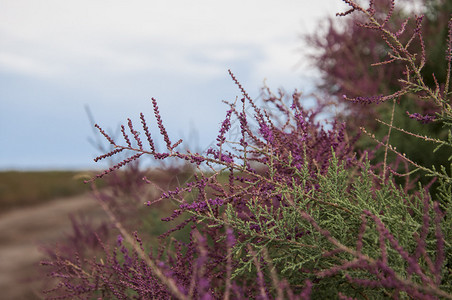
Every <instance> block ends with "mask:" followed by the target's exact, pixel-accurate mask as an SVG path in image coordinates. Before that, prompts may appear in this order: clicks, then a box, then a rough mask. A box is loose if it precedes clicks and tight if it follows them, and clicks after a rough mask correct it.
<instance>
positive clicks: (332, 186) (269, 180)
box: [46, 0, 452, 299]
mask: <svg viewBox="0 0 452 300" xmlns="http://www.w3.org/2000/svg"><path fill="white" fill-rule="evenodd" d="M344 2H345V3H347V4H348V5H349V6H350V10H348V11H347V12H345V13H341V14H339V15H341V16H346V15H349V14H352V13H353V14H361V15H362V17H363V20H365V21H363V23H360V25H359V26H360V27H361V30H364V31H376V32H379V33H380V35H381V37H382V38H383V40H384V41H385V43H386V45H387V48H388V50H389V54H388V55H389V58H390V59H389V61H385V62H382V64H386V63H391V62H392V61H398V62H400V63H401V64H402V65H403V66H404V70H405V76H406V77H405V78H402V79H401V80H400V82H401V83H402V88H401V89H400V90H399V91H396V92H393V93H390V94H389V95H387V96H373V95H370V96H357V97H348V96H344V98H345V99H348V100H350V101H352V102H385V101H393V106H395V105H396V102H395V101H394V100H395V99H397V98H398V97H400V96H402V95H406V94H413V95H418V96H420V97H422V99H424V100H425V101H427V102H429V103H430V104H431V105H433V106H435V107H436V109H437V111H438V113H436V114H435V118H434V120H433V122H438V123H441V125H444V126H445V128H446V130H448V132H449V136H448V137H446V138H444V139H442V140H441V139H437V138H431V137H428V136H421V135H419V134H417V133H414V132H410V131H407V130H405V129H403V128H399V127H395V126H394V125H393V118H394V113H393V111H394V110H392V112H391V113H390V118H391V119H390V120H380V122H381V123H382V124H383V125H385V126H386V128H387V130H388V134H387V136H388V138H387V139H386V140H384V141H382V140H379V139H378V138H377V137H374V136H373V135H372V133H369V136H370V137H371V138H372V139H373V140H374V141H376V143H377V144H378V145H379V146H380V149H382V150H383V152H384V159H383V161H380V162H377V163H371V161H370V160H369V158H370V156H371V155H373V153H374V151H367V152H366V151H365V152H362V153H357V152H356V151H355V149H354V138H353V137H349V135H348V134H347V130H346V125H345V124H343V123H340V122H338V121H337V120H333V121H331V122H330V124H328V125H329V126H324V125H325V124H323V123H322V122H321V121H319V120H318V118H317V117H318V115H319V113H321V112H322V110H323V109H324V107H323V106H319V107H317V108H314V109H310V110H308V109H305V108H304V107H303V105H302V101H301V94H300V93H299V92H297V91H295V92H294V93H293V94H292V95H290V96H288V95H284V93H282V92H281V93H280V94H279V95H274V94H272V93H271V92H270V91H268V90H266V93H265V94H264V96H263V98H264V100H265V102H267V103H268V104H269V107H272V109H269V108H266V109H265V108H262V107H259V106H258V105H257V104H256V103H255V101H254V100H253V99H251V97H250V96H249V95H248V94H247V93H246V91H245V89H244V88H243V87H242V85H241V84H240V82H239V81H238V80H237V78H236V77H235V76H234V74H232V72H230V75H231V78H232V80H233V81H234V82H235V84H236V85H237V86H238V88H239V90H240V92H241V94H242V97H241V99H240V100H236V101H235V102H233V103H228V104H229V109H228V110H227V112H226V117H225V119H224V121H223V122H222V123H221V126H220V130H219V134H218V136H217V139H216V140H217V144H216V145H215V146H214V147H212V148H210V149H208V150H207V151H206V153H205V154H199V153H192V152H190V151H188V150H187V151H181V150H179V148H180V147H179V145H180V144H181V140H179V141H177V142H173V141H172V140H171V139H170V137H169V136H168V134H167V131H166V129H165V127H164V124H163V121H162V119H161V117H160V112H159V108H158V104H157V101H156V100H155V99H152V105H153V109H154V116H155V119H156V123H157V127H158V128H159V130H160V134H161V136H162V138H163V140H164V142H165V146H166V149H165V150H164V151H161V150H158V149H156V147H155V143H154V137H153V136H151V134H150V131H149V127H148V121H147V120H146V118H145V117H144V115H143V114H141V115H140V122H141V126H140V127H141V129H140V131H141V133H139V131H138V126H136V125H133V123H132V121H131V120H128V123H127V127H128V130H126V129H125V128H126V127H122V128H123V129H122V135H123V140H124V141H123V142H119V141H117V140H115V139H113V138H112V137H111V136H110V135H108V133H106V132H105V131H104V130H103V129H102V128H101V127H100V126H99V125H95V126H96V127H97V128H98V129H99V131H100V133H101V134H102V135H103V136H104V137H105V139H106V140H107V141H108V142H109V143H110V144H111V145H112V146H113V150H112V151H110V152H108V153H106V154H105V155H102V156H100V157H98V158H97V159H96V160H99V159H104V158H107V157H111V156H115V155H118V153H120V152H121V153H123V154H124V153H125V154H127V156H126V157H127V158H125V159H123V160H121V161H120V162H118V163H117V164H116V165H114V166H112V167H111V168H110V169H108V170H105V171H104V172H103V173H101V174H99V175H97V176H96V177H95V178H93V180H94V179H97V178H101V177H104V176H106V175H108V174H110V173H112V172H118V171H117V170H118V169H119V168H121V167H124V166H127V165H129V164H131V163H133V162H135V161H137V160H139V159H141V157H144V156H149V157H152V158H154V159H156V160H166V159H171V158H177V159H180V160H183V161H186V162H189V163H191V164H192V165H193V166H195V167H196V170H197V171H196V172H195V174H194V177H193V180H189V181H188V182H186V183H185V184H184V185H182V186H180V187H177V188H175V189H171V190H167V191H164V192H162V193H161V194H160V195H159V196H158V197H156V198H152V199H149V200H147V201H146V204H147V205H149V206H150V207H149V208H148V209H153V206H155V205H156V204H157V203H161V202H163V201H165V200H166V201H168V202H172V203H174V205H175V207H174V209H173V211H172V213H171V214H170V215H169V216H167V217H166V218H163V219H162V221H163V222H177V224H176V225H175V226H174V227H173V228H172V229H170V230H169V231H167V232H166V233H164V234H162V235H161V236H160V240H161V242H160V245H158V246H159V247H158V249H157V251H154V250H155V249H156V245H155V244H151V243H149V242H147V241H146V232H144V231H143V230H141V229H140V228H138V230H137V231H136V232H132V233H131V232H130V230H127V229H126V228H125V226H123V224H122V222H121V221H120V220H119V219H118V218H117V217H116V215H115V213H114V212H113V211H112V210H111V209H110V208H109V206H108V202H106V201H100V204H101V205H102V206H103V208H104V209H105V211H106V212H107V213H108V214H109V215H110V217H111V220H112V224H113V225H115V227H116V228H117V230H118V231H119V235H118V238H117V240H116V242H115V244H109V243H107V242H108V241H103V240H102V239H101V238H100V237H99V239H98V240H99V243H101V244H102V247H103V251H102V255H101V254H100V256H99V257H97V258H89V257H81V256H79V255H74V256H73V257H65V258H64V259H62V258H61V256H58V257H56V258H54V259H53V260H51V261H48V262H46V264H47V265H49V266H50V267H51V268H52V273H51V274H50V275H51V276H52V277H54V278H59V280H60V283H59V285H57V287H56V288H55V289H54V290H52V291H50V292H49V294H52V293H53V294H52V295H55V296H56V297H67V298H75V297H78V298H89V297H96V296H97V297H101V298H104V297H105V298H112V297H115V298H119V299H126V298H137V299H154V298H155V299H166V298H177V299H217V298H224V299H231V298H232V299H245V298H246V299H249V298H251V299H270V298H271V299H273V298H277V299H285V298H288V299H309V298H313V299H335V298H340V299H387V298H395V299H400V298H404V299H408V298H413V299H439V298H446V299H451V298H452V274H451V268H452V263H451V262H452V256H451V255H452V249H451V248H452V247H451V237H452V220H451V218H450V214H451V210H452V208H451V207H452V206H451V203H450V202H451V199H452V186H451V184H452V177H451V175H450V173H448V171H447V170H446V166H441V169H439V170H437V169H436V168H435V167H432V168H430V167H428V166H424V165H420V164H418V163H417V162H415V161H413V160H412V159H410V158H409V157H407V156H406V155H404V154H403V153H400V152H398V151H397V149H395V148H394V147H393V146H391V144H390V143H389V137H390V134H391V131H400V132H402V133H403V134H406V135H410V136H413V137H416V138H418V139H419V140H420V142H430V143H434V144H436V145H437V147H442V148H445V149H447V150H448V153H450V149H451V148H452V134H451V133H450V127H451V126H452V108H451V104H450V94H451V93H450V92H449V79H450V73H451V43H452V37H451V36H452V20H451V21H450V22H449V36H448V42H447V43H448V48H447V49H448V54H447V57H446V63H447V74H448V75H447V77H446V82H445V83H444V84H440V83H438V84H437V85H435V87H434V88H433V89H432V88H431V87H429V86H427V85H426V84H425V83H424V81H423V76H422V74H421V72H420V70H421V69H422V66H423V65H424V63H425V57H426V56H425V55H424V51H425V47H421V49H420V51H421V52H420V53H417V55H415V54H413V53H411V52H409V51H408V47H407V45H406V44H405V43H404V42H402V41H401V40H400V39H399V36H400V35H398V34H396V33H397V32H396V33H394V32H393V31H392V29H391V28H392V27H390V26H389V25H388V24H390V23H389V20H390V19H391V16H392V12H393V11H394V1H389V6H388V9H387V10H384V11H378V13H377V8H378V9H380V7H379V6H378V7H377V6H375V5H374V1H372V0H371V1H369V7H368V8H366V9H365V8H363V7H362V6H360V5H358V4H357V3H356V2H354V1H352V0H344ZM385 11H386V12H385ZM421 20H422V17H420V16H418V17H416V18H415V22H416V27H415V28H414V29H413V31H412V32H411V34H412V36H413V39H418V40H419V41H420V43H421V45H423V43H422V41H423V40H422V34H421ZM406 30H408V29H406ZM413 39H410V40H409V41H408V42H407V43H411V40H413ZM247 107H250V108H251V114H250V113H248V111H247ZM405 117H406V118H409V117H411V118H415V119H418V120H420V121H424V120H426V116H425V115H414V113H413V112H410V116H405ZM235 120H237V123H238V124H239V125H238V126H239V127H240V134H239V136H237V138H236V139H235V140H231V139H230V138H229V137H228V133H230V131H231V126H232V124H233V123H234V121H235ZM362 131H363V132H364V133H365V134H367V133H368V130H366V129H365V128H364V127H363V128H362ZM378 151H380V150H378ZM391 153H392V154H393V155H395V156H396V157H398V159H397V160H394V161H391V160H389V159H388V155H389V154H391ZM448 159H449V162H450V161H451V160H452V155H450V157H449V158H448ZM400 162H405V165H406V166H407V168H408V172H407V173H408V174H400V173H398V172H396V167H395V165H396V164H397V163H400ZM419 170H422V171H423V172H424V173H425V174H427V175H428V176H431V177H434V178H436V180H437V181H438V184H439V188H438V191H439V192H438V193H436V194H434V195H430V194H429V191H428V187H427V186H422V185H421V184H419V185H418V188H417V190H415V191H413V189H407V188H404V187H403V186H399V185H397V184H396V183H395V180H394V178H395V177H403V176H406V175H409V174H410V173H412V172H416V171H419ZM143 180H144V182H147V183H149V184H152V183H153V182H152V180H149V179H148V178H146V177H145V178H143ZM184 230H186V232H187V239H186V240H185V241H182V240H178V239H176V238H174V234H175V233H176V232H179V231H184Z"/></svg>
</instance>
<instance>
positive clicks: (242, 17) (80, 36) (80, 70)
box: [0, 0, 344, 170]
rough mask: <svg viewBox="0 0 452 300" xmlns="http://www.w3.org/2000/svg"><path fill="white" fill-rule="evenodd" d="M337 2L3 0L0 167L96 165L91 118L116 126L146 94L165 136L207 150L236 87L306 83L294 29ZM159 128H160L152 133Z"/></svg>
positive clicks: (148, 109) (309, 77)
mask: <svg viewBox="0 0 452 300" xmlns="http://www.w3.org/2000/svg"><path fill="white" fill-rule="evenodd" d="M343 7H344V5H343V3H342V2H341V1H339V0H322V1H316V2H315V3H314V2H312V1H305V0H284V1H270V0H259V1H257V0H246V1H244V0H229V1H211V0H196V1H185V0H172V1H153V0H134V1H123V0H109V1H106V0H97V1H92V0H90V1H88V0H77V1H75V0H67V1H59V0H40V1H33V0H3V1H1V2H0V144H1V147H0V170H48V169H54V170H56V169H72V170H76V169H93V168H96V169H99V168H102V167H104V166H103V165H102V164H95V163H94V162H93V160H92V159H93V158H94V157H95V156H97V155H99V154H100V153H99V152H98V151H97V149H96V148H95V147H94V146H93V145H92V143H90V142H89V139H94V140H95V133H94V132H93V124H92V122H91V120H90V119H89V117H88V115H89V114H88V113H87V111H90V112H91V114H92V117H93V119H94V121H96V122H98V123H99V124H100V125H101V126H103V127H104V128H105V129H106V130H108V131H110V132H112V133H114V132H115V131H116V130H117V129H118V126H119V124H120V123H125V121H126V118H128V117H130V118H132V120H135V121H138V115H139V113H140V112H143V113H144V114H145V115H146V116H147V117H148V119H149V120H150V122H151V124H155V123H152V122H154V120H153V118H152V104H151V102H150V101H149V99H150V98H151V97H155V98H156V99H157V100H158V102H159V106H160V111H161V114H162V116H163V121H164V124H165V126H166V127H167V129H168V131H169V133H170V136H171V137H172V139H173V140H177V139H178V138H184V140H185V142H186V145H190V146H191V147H196V148H197V149H198V150H201V151H202V150H204V149H205V148H206V147H207V146H209V144H210V143H211V142H212V141H214V140H215V137H216V132H217V131H218V128H219V125H220V122H221V120H222V118H223V117H224V114H225V110H226V109H227V106H226V105H225V104H223V103H222V100H227V101H233V100H234V99H235V98H236V96H240V92H239V91H238V89H237V87H236V86H235V85H234V83H233V82H232V80H231V79H230V77H229V75H228V72H227V70H228V69H231V70H232V71H233V72H234V74H235V75H236V77H237V78H238V79H239V80H240V82H241V83H242V85H243V86H244V87H245V88H246V89H247V91H248V92H249V94H250V95H251V96H252V97H254V98H258V97H259V92H260V88H261V87H262V86H263V82H264V80H265V82H266V84H267V85H268V86H269V87H271V88H272V89H275V90H276V89H277V88H284V89H285V90H287V91H292V90H293V89H295V88H297V89H299V90H301V91H307V92H308V91H310V90H311V89H312V87H313V86H314V85H313V81H314V80H315V79H316V76H317V75H316V74H317V73H316V71H315V69H314V68H313V67H311V66H309V64H308V63H307V62H306V58H305V54H306V51H307V50H306V47H305V44H304V42H303V40H302V39H301V37H300V36H301V35H303V34H307V33H309V32H313V31H315V30H316V28H317V27H318V21H319V20H320V19H322V18H324V17H325V16H326V15H329V16H334V14H335V13H336V12H338V11H340V10H341V8H343ZM155 132H156V134H157V131H155Z"/></svg>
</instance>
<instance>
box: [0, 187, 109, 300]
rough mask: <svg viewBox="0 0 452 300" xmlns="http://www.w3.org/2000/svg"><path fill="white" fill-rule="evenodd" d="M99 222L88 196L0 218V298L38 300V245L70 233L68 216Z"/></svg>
mask: <svg viewBox="0 0 452 300" xmlns="http://www.w3.org/2000/svg"><path fill="white" fill-rule="evenodd" d="M78 213H84V214H86V215H87V216H95V217H96V218H95V219H96V220H99V221H101V220H102V219H105V218H106V215H105V213H104V212H103V211H102V209H101V208H100V206H99V205H98V204H97V203H96V200H95V199H94V198H93V197H92V196H91V195H89V194H84V195H79V196H74V197H70V198H63V199H58V200H54V201H52V202H47V203H45V204H43V205H40V206H36V207H30V208H26V209H20V210H16V211H11V212H7V213H5V214H2V215H0V299H5V300H7V299H8V300H9V299H27V300H28V299H40V298H42V294H41V293H40V292H41V288H42V283H41V282H39V281H37V278H38V277H39V272H38V270H37V268H38V267H37V266H38V265H39V261H40V260H41V259H42V258H43V254H42V253H41V252H40V251H39V245H42V244H43V243H44V244H46V243H52V242H55V241H57V240H58V238H61V237H62V236H63V235H64V233H65V232H70V229H71V222H70V219H69V215H70V214H78Z"/></svg>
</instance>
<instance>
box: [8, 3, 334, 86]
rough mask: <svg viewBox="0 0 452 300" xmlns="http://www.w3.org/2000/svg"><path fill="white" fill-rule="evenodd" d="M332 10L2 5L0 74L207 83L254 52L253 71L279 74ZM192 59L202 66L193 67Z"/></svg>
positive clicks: (269, 5) (222, 5) (308, 7)
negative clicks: (134, 76) (184, 76)
mask: <svg viewBox="0 0 452 300" xmlns="http://www.w3.org/2000/svg"><path fill="white" fill-rule="evenodd" d="M334 3H335V4H334ZM340 3H341V1H339V0H328V1H326V0H325V1H324V2H320V3H316V5H313V4H312V3H310V2H307V1H302V0H286V1H274V0H273V1H270V0H260V1H258V0H230V1H212V0H193V1H186V0H168V1H153V0H132V1H125V0H109V1H107V0H97V1H94V0H77V1H74V0H66V1H61V0H40V1H34V0H4V1H2V5H1V9H0V36H1V40H2V42H0V45H1V47H2V50H3V51H4V53H2V56H1V58H0V67H2V68H7V69H8V70H11V71H14V72H19V73H24V74H27V75H33V76H44V77H49V76H52V75H53V76H55V78H56V79H58V78H62V77H64V76H67V77H71V76H73V75H74V73H75V72H82V73H83V72H84V73H86V74H91V73H92V71H91V70H90V69H89V67H90V66H93V64H94V65H95V66H96V67H97V71H98V72H135V71H143V70H152V71H156V72H158V71H160V70H165V71H167V72H175V73H178V72H182V73H184V72H185V71H184V70H191V72H193V73H196V74H199V76H203V77H208V76H215V75H218V74H219V72H224V70H223V68H224V64H225V63H228V62H231V61H234V60H240V59H244V58H247V59H250V60H253V59H255V58H253V57H249V52H248V51H249V50H247V47H248V48H249V47H255V49H262V51H263V53H265V55H266V56H265V57H263V58H260V59H259V63H262V64H263V66H261V67H260V69H262V70H268V71H269V72H283V68H287V66H288V61H289V60H292V61H293V57H294V55H290V56H288V55H287V51H288V50H287V49H292V48H294V45H295V44H296V43H297V41H296V40H294V39H293V37H294V36H296V35H297V34H298V33H299V32H300V30H302V29H307V30H312V29H313V28H314V27H313V26H314V24H315V22H314V21H313V18H316V17H318V16H320V15H323V14H325V11H327V10H330V11H331V10H333V11H334V9H332V7H338V6H339V4H340ZM322 4H323V6H322ZM300 20H301V21H300ZM300 24H302V25H300ZM239 45H242V47H240V46H239ZM243 45H245V47H243ZM283 49H285V51H282V50H283ZM280 50H281V52H280ZM289 51H290V50H289ZM200 56H203V57H204V58H205V59H206V61H208V62H209V63H210V65H206V61H203V59H197V60H195V59H193V58H194V57H198V58H199V57H200ZM277 62H279V63H277ZM270 65H271V67H270ZM278 68H279V71H278V70H276V69H278ZM61 73H63V74H61Z"/></svg>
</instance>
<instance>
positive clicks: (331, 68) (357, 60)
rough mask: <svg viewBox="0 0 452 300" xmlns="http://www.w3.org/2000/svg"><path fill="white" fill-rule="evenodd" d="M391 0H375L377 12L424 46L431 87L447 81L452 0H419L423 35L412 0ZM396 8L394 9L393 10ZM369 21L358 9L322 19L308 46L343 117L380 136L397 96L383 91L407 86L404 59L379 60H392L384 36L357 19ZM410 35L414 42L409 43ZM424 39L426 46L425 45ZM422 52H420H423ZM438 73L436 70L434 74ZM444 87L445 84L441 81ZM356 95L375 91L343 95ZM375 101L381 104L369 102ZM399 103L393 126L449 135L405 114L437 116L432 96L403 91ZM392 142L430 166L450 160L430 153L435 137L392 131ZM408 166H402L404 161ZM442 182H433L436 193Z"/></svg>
mask: <svg viewBox="0 0 452 300" xmlns="http://www.w3.org/2000/svg"><path fill="white" fill-rule="evenodd" d="M389 4H390V3H389V1H388V0H374V4H373V5H374V8H375V11H376V14H377V15H378V14H379V15H382V16H386V15H385V13H390V18H389V19H387V21H386V23H385V28H387V29H389V30H391V31H392V32H393V33H394V34H396V35H397V37H398V38H399V40H400V41H401V42H402V43H403V44H404V45H409V46H408V47H407V50H408V51H410V52H411V53H419V54H421V52H422V47H424V48H425V49H426V50H427V51H425V53H424V55H425V58H426V59H425V60H424V63H423V64H424V65H423V67H422V68H421V70H420V73H421V75H422V76H423V82H424V84H425V85H426V86H428V87H429V88H432V89H435V84H436V83H435V81H437V82H438V83H443V84H444V83H445V82H446V75H447V72H446V68H444V54H445V52H446V49H447V35H448V21H449V19H450V13H451V11H452V2H451V1H447V0H435V1H430V0H428V1H417V4H421V5H422V6H420V7H421V8H420V9H419V12H422V13H423V14H424V16H423V18H422V33H423V35H422V36H423V40H422V43H421V41H420V40H419V39H418V38H417V37H416V36H413V32H414V30H415V28H416V26H418V22H417V21H416V18H410V15H409V11H410V8H409V5H410V4H411V5H412V1H403V0H400V1H398V2H397V4H398V5H397V6H394V7H393V8H391V5H389ZM390 9H391V10H392V11H389V10H390ZM363 22H365V16H364V15H361V14H353V15H351V16H350V17H348V18H336V19H334V20H333V19H331V18H329V19H328V20H324V21H323V25H324V26H319V28H320V29H319V30H317V32H315V33H314V34H310V35H308V36H306V37H305V40H306V42H307V44H308V45H309V48H311V49H312V50H315V51H313V54H312V55H311V62H312V63H313V65H314V66H315V67H317V69H318V70H319V71H320V74H321V81H320V83H319V84H318V88H319V90H320V91H322V92H323V93H325V94H327V95H328V96H327V98H328V100H329V101H332V102H334V103H336V104H337V106H338V109H337V110H336V111H338V113H339V114H340V115H341V119H343V120H345V121H346V122H347V125H348V126H347V128H348V130H349V131H351V132H359V131H360V129H359V127H361V126H365V127H366V128H368V129H370V130H371V131H372V133H373V134H375V136H376V137H377V138H379V139H384V138H385V137H386V135H387V128H386V126H385V125H383V124H381V123H379V122H377V121H376V119H380V120H384V119H386V120H389V119H390V118H391V114H392V101H381V97H377V96H381V95H388V94H392V93H395V92H397V91H398V90H400V89H401V88H403V83H401V82H399V79H400V78H401V77H404V76H405V75H403V73H404V72H405V65H404V63H403V62H402V61H400V60H393V61H392V62H391V63H386V64H377V62H381V61H388V60H390V59H391V58H390V57H389V56H388V55H387V53H388V51H391V48H390V47H389V46H388V45H387V44H386V42H385V40H384V39H382V38H381V32H380V31H378V30H362V28H361V27H360V26H359V25H358V23H363ZM408 41H410V43H409V44H408ZM423 45H424V46H423ZM419 57H421V56H418V58H419ZM433 73H434V76H433V75H432V74H433ZM441 88H443V87H441ZM344 94H345V95H347V96H348V98H357V97H360V96H363V95H367V96H369V95H373V96H374V97H373V98H369V97H368V98H367V99H364V98H357V100H358V99H361V100H360V101H357V102H358V103H356V101H355V102H353V101H349V100H345V99H343V97H342V95H344ZM369 103H374V104H376V105H370V104H369ZM397 104H398V105H396V106H395V107H394V118H393V120H394V121H393V122H394V124H393V125H394V126H397V127H401V128H404V129H405V130H408V131H411V132H417V133H419V134H421V135H429V136H430V137H432V138H440V139H442V138H445V137H447V133H448V132H447V130H445V129H444V128H443V127H442V126H441V124H440V123H439V122H429V124H428V125H427V124H422V123H420V122H417V121H416V120H413V119H410V118H406V116H407V113H408V114H410V115H412V114H414V113H419V114H422V115H424V116H426V117H427V118H430V119H431V118H434V117H435V113H436V112H438V111H439V110H438V108H437V107H436V106H435V105H431V103H429V102H428V101H425V100H422V99H419V98H418V97H414V96H413V95H411V94H404V95H401V97H400V98H398V99H397ZM372 143H373V142H372V140H371V139H366V138H362V139H360V141H359V142H358V146H359V147H360V148H361V149H367V148H369V147H371V145H372ZM391 143H392V144H393V146H395V147H397V149H399V151H401V152H402V153H406V154H407V155H409V156H410V157H411V159H413V160H414V161H416V162H419V163H421V164H423V165H426V166H431V165H435V167H437V168H439V166H440V165H444V164H447V163H448V162H447V151H446V150H445V149H440V150H439V152H436V153H437V155H425V153H426V152H427V153H428V152H431V151H433V150H434V149H435V145H433V144H430V143H421V144H420V143H419V142H418V140H417V138H415V137H412V136H407V135H404V134H403V133H401V132H398V131H393V132H392V133H391ZM377 159H378V160H380V161H382V160H383V155H382V154H381V155H380V154H378V153H377ZM400 167H401V169H400V170H399V171H402V170H403V167H402V166H400ZM421 182H422V183H423V184H427V183H428V182H429V178H425V179H424V178H421ZM436 188H437V184H436V183H435V184H433V190H431V191H432V192H433V193H434V192H435V190H436Z"/></svg>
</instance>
